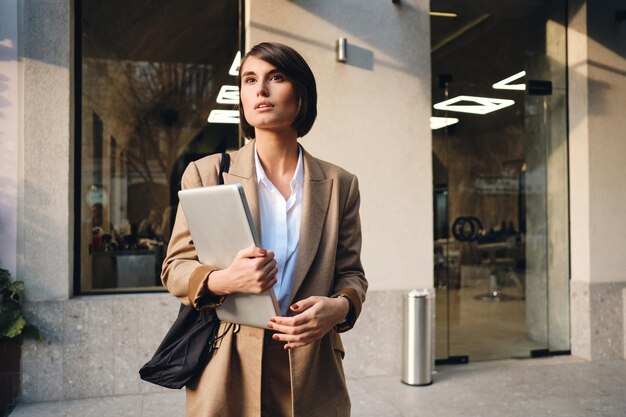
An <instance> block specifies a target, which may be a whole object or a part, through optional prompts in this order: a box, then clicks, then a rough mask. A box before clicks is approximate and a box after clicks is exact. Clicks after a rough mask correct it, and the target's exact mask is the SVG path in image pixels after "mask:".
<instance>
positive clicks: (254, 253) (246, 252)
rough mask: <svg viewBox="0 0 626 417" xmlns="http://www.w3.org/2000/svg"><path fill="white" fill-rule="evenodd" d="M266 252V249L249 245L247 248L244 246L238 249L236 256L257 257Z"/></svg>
mask: <svg viewBox="0 0 626 417" xmlns="http://www.w3.org/2000/svg"><path fill="white" fill-rule="evenodd" d="M266 254H267V249H262V248H258V247H256V246H250V247H249V248H245V249H242V250H240V251H239V252H238V253H237V258H239V259H242V258H258V257H261V256H265V255H266Z"/></svg>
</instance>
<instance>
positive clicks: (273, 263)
mask: <svg viewBox="0 0 626 417" xmlns="http://www.w3.org/2000/svg"><path fill="white" fill-rule="evenodd" d="M274 268H276V261H275V260H272V261H271V262H268V263H266V264H265V265H264V266H263V269H262V270H261V271H262V272H263V273H264V274H265V275H268V274H269V273H270V272H272V270H273V269H274Z"/></svg>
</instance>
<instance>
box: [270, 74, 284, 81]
mask: <svg viewBox="0 0 626 417" xmlns="http://www.w3.org/2000/svg"><path fill="white" fill-rule="evenodd" d="M284 79H285V76H284V75H283V74H273V75H272V76H271V77H270V80H271V81H282V80H284Z"/></svg>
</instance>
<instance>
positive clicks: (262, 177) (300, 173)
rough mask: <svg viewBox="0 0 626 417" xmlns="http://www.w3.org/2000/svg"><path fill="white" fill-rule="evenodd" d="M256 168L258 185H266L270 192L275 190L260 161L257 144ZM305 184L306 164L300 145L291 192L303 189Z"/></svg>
mask: <svg viewBox="0 0 626 417" xmlns="http://www.w3.org/2000/svg"><path fill="white" fill-rule="evenodd" d="M254 166H255V168H256V179H257V183H260V184H264V185H265V186H266V187H267V188H268V189H269V190H270V191H272V190H274V188H275V187H274V184H272V182H271V181H270V180H269V178H267V175H266V174H265V170H264V169H263V166H262V165H261V160H260V159H259V154H258V153H257V151H256V143H255V144H254ZM303 183H304V163H303V161H302V148H301V147H300V144H298V164H297V165H296V170H295V172H294V173H293V178H292V179H291V182H290V185H291V191H293V190H294V189H295V188H296V186H299V187H302V184H303Z"/></svg>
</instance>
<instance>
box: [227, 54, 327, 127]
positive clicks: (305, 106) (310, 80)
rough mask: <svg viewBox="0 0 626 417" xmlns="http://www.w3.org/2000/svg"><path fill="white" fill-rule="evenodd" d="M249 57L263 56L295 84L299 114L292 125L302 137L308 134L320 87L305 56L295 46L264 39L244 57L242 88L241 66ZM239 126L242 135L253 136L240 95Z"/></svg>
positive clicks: (314, 116) (239, 79) (314, 114)
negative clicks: (316, 83)
mask: <svg viewBox="0 0 626 417" xmlns="http://www.w3.org/2000/svg"><path fill="white" fill-rule="evenodd" d="M249 56H253V57H255V58H258V59H261V60H263V61H265V62H267V63H269V64H271V65H273V66H275V67H276V68H277V69H278V70H280V71H282V72H283V73H284V74H285V77H287V79H288V80H289V81H290V82H291V83H292V84H293V86H294V88H295V90H296V94H297V95H298V101H299V105H298V114H297V115H296V118H295V119H294V121H293V124H292V127H293V128H294V129H296V132H297V133H298V137H302V136H304V135H306V134H307V133H309V130H311V127H313V122H315V118H316V117H317V87H316V85H315V77H314V76H313V72H312V71H311V68H309V65H308V64H307V63H306V61H305V60H304V58H302V55H300V54H299V53H298V52H296V50H295V49H293V48H290V47H289V46H287V45H283V44H281V43H275V42H262V43H259V44H258V45H255V46H254V47H253V48H252V49H250V51H249V52H248V53H247V54H246V55H245V56H244V57H243V59H242V60H241V64H240V65H239V76H238V78H237V84H238V85H239V87H240V88H241V69H242V68H243V64H244V62H246V59H247V58H248V57H249ZM239 127H240V128H241V132H242V134H243V136H245V137H247V138H250V139H254V137H255V133H254V127H253V126H251V125H250V124H249V123H248V121H247V120H246V116H245V114H244V112H243V105H242V104H241V97H240V98H239Z"/></svg>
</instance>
